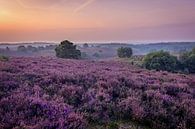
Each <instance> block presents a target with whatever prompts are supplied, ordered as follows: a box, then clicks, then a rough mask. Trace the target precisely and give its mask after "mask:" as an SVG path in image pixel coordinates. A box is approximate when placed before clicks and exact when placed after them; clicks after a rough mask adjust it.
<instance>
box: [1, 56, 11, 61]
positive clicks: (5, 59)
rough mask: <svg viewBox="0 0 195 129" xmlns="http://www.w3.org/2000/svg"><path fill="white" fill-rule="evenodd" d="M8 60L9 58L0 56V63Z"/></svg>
mask: <svg viewBox="0 0 195 129" xmlns="http://www.w3.org/2000/svg"><path fill="white" fill-rule="evenodd" d="M8 60H9V57H7V56H4V55H0V61H8Z"/></svg>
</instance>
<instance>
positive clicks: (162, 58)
mask: <svg viewBox="0 0 195 129" xmlns="http://www.w3.org/2000/svg"><path fill="white" fill-rule="evenodd" d="M178 65H179V61H178V60H177V57H175V56H172V55H170V54H169V53H168V52H164V51H158V52H152V53H149V54H147V55H146V56H145V57H144V60H143V66H144V67H145V68H147V69H150V70H151V69H155V70H163V71H169V72H175V71H176V70H177V69H178Z"/></svg>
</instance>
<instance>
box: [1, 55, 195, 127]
mask: <svg viewBox="0 0 195 129" xmlns="http://www.w3.org/2000/svg"><path fill="white" fill-rule="evenodd" d="M118 121H122V122H127V121H128V122H130V123H131V121H134V122H136V123H138V124H140V125H144V126H147V127H151V128H154V129H157V128H158V129H193V128H194V127H195V76H191V75H183V74H172V73H168V72H155V71H148V70H144V69H140V68H136V67H134V66H131V65H129V64H127V63H124V62H123V63H121V62H117V61H82V60H68V59H56V58H50V57H42V58H40V57H36V58H30V57H19V58H10V59H9V61H0V128H68V129H73V128H74V129H86V128H87V127H88V128H89V127H91V126H92V125H100V126H102V125H103V126H104V127H109V126H111V124H110V123H112V122H116V123H115V124H119V125H118V126H122V124H120V122H118ZM91 128H93V127H91ZM94 128H95V127H94ZM135 128H136V127H135Z"/></svg>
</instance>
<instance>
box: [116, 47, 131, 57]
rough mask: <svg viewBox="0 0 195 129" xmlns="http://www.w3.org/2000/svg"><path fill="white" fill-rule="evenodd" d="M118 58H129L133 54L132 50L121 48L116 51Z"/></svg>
mask: <svg viewBox="0 0 195 129" xmlns="http://www.w3.org/2000/svg"><path fill="white" fill-rule="evenodd" d="M117 54H118V57H120V58H130V57H131V56H132V54H133V51H132V48H130V47H121V48H118V50H117Z"/></svg>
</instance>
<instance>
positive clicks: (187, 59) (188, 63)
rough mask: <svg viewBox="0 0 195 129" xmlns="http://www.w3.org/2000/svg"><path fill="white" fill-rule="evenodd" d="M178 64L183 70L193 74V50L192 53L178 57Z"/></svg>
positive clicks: (194, 65)
mask: <svg viewBox="0 0 195 129" xmlns="http://www.w3.org/2000/svg"><path fill="white" fill-rule="evenodd" d="M180 62H181V64H182V68H183V70H187V71H188V72H189V73H195V48H193V49H192V51H189V52H185V53H183V54H182V55H181V56H180Z"/></svg>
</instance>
